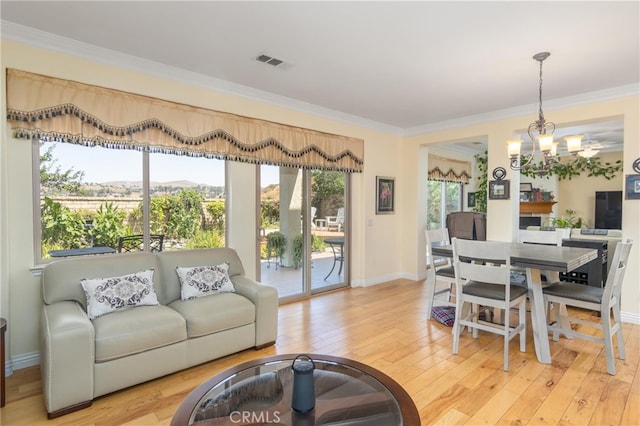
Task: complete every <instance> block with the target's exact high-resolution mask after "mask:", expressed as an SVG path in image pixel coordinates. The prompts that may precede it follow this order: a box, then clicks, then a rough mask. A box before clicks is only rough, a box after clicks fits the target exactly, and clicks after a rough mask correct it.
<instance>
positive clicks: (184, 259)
mask: <svg viewBox="0 0 640 426" xmlns="http://www.w3.org/2000/svg"><path fill="white" fill-rule="evenodd" d="M156 256H157V257H158V263H159V265H158V266H159V268H160V272H161V275H162V284H163V287H164V291H165V292H164V293H163V294H162V296H160V295H158V297H159V298H160V299H159V300H160V303H162V304H163V305H168V304H169V303H171V302H173V301H175V300H179V299H180V281H179V280H178V274H176V268H177V267H178V266H180V267H183V268H185V267H190V266H201V265H219V264H221V263H225V262H228V263H229V276H230V277H233V276H235V275H244V268H243V267H242V262H240V257H239V256H238V253H236V251H235V250H233V249H230V248H225V247H219V248H211V249H198V250H176V251H163V252H160V253H157V254H156Z"/></svg>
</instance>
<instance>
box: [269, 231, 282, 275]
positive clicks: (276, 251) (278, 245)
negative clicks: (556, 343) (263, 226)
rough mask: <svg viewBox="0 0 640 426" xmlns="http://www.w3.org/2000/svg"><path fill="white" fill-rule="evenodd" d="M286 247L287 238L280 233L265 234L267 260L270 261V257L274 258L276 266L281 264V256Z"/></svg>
mask: <svg viewBox="0 0 640 426" xmlns="http://www.w3.org/2000/svg"><path fill="white" fill-rule="evenodd" d="M286 247H287V238H286V237H285V236H284V234H283V233H282V232H280V231H274V232H270V233H269V234H267V259H268V260H269V261H271V257H272V256H275V257H276V258H277V259H278V261H277V262H276V267H277V266H278V264H280V263H282V255H283V254H284V250H285V248H286Z"/></svg>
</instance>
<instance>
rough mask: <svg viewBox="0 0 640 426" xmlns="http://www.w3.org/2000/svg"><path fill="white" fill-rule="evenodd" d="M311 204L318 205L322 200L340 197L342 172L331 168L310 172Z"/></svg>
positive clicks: (342, 189)
mask: <svg viewBox="0 0 640 426" xmlns="http://www.w3.org/2000/svg"><path fill="white" fill-rule="evenodd" d="M311 193H312V194H313V197H312V199H311V204H312V205H314V206H320V205H321V203H322V201H323V200H327V199H329V198H332V197H342V196H343V194H344V173H343V172H338V171H331V170H313V171H312V172H311Z"/></svg>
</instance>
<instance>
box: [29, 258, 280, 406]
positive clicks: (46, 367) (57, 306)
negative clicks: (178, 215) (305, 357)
mask: <svg viewBox="0 0 640 426" xmlns="http://www.w3.org/2000/svg"><path fill="white" fill-rule="evenodd" d="M224 263H228V278H229V279H230V281H231V282H232V283H233V286H232V287H233V288H234V289H235V291H234V292H226V293H220V294H213V295H207V296H204V297H198V298H193V299H187V300H183V298H182V297H181V283H180V280H179V277H178V274H177V272H176V268H177V267H183V268H186V267H198V266H203V265H219V264H224ZM145 270H153V279H152V281H153V283H152V284H151V283H149V280H147V287H151V286H153V288H154V289H155V293H156V296H157V302H158V303H157V304H151V305H144V306H135V307H130V308H128V309H120V310H115V311H114V312H111V313H107V314H104V315H100V316H97V317H95V318H94V319H90V317H89V315H88V311H87V293H85V288H83V285H84V283H83V284H82V285H81V280H83V279H84V280H86V279H91V278H96V279H98V278H105V277H117V276H122V275H126V274H134V275H135V274H137V273H138V272H140V271H145ZM227 282H228V280H227ZM85 283H86V281H85ZM152 293H153V292H152ZM42 296H43V300H44V304H43V308H42V314H41V326H40V357H41V372H42V394H43V397H44V402H45V405H46V408H47V412H48V413H49V418H53V417H57V416H59V415H62V414H66V413H68V412H71V411H75V410H77V409H81V408H85V407H88V406H89V405H91V401H92V400H93V399H94V398H96V397H99V396H101V395H105V394H108V393H110V392H114V391H117V390H119V389H123V388H126V387H129V386H132V385H135V384H138V383H141V382H144V381H148V380H151V379H154V378H157V377H160V376H163V375H167V374H170V373H173V372H175V371H178V370H182V369H185V368H188V367H191V366H194V365H197V364H201V363H204V362H207V361H210V360H213V359H216V358H220V357H222V356H225V355H229V354H232V353H235V352H239V351H242V350H245V349H248V348H261V347H265V346H268V345H271V344H273V343H274V342H275V340H276V334H277V321H278V293H277V291H276V289H275V288H274V287H271V286H268V285H263V284H260V283H257V282H255V281H253V280H251V279H249V278H247V277H246V276H245V275H244V269H243V267H242V263H241V262H240V258H239V257H238V255H237V253H236V252H235V251H234V250H232V249H228V248H215V249H204V250H185V251H173V252H162V253H135V254H116V255H109V256H91V257H85V258H78V259H65V260H60V261H56V262H53V263H51V264H49V265H47V266H46V267H45V268H44V269H43V272H42Z"/></svg>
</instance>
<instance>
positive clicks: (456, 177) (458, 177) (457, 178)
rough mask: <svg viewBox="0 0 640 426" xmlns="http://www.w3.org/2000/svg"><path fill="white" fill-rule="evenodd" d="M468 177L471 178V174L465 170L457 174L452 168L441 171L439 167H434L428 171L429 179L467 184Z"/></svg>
mask: <svg viewBox="0 0 640 426" xmlns="http://www.w3.org/2000/svg"><path fill="white" fill-rule="evenodd" d="M469 179H471V176H470V175H469V174H468V173H467V172H466V171H463V172H462V173H460V174H457V173H456V172H455V171H454V170H453V169H449V170H447V171H446V172H443V171H442V170H440V168H439V167H435V168H433V169H431V170H430V171H429V180H436V181H440V182H455V183H462V184H468V183H469Z"/></svg>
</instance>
